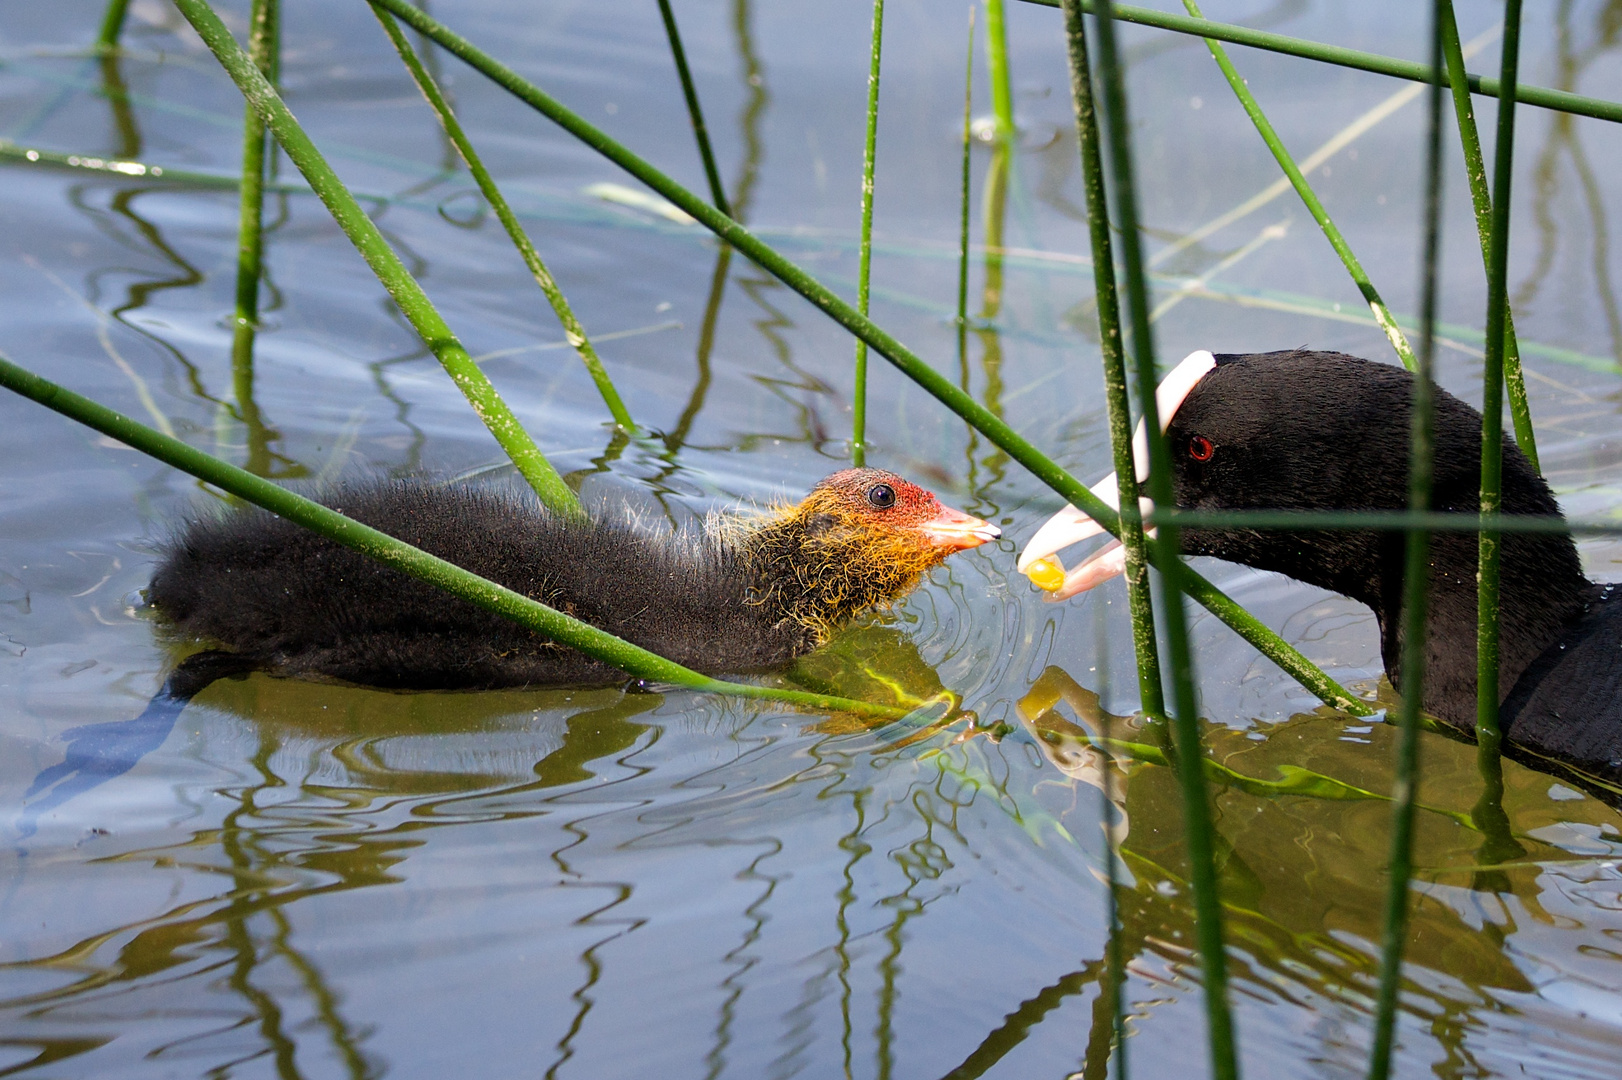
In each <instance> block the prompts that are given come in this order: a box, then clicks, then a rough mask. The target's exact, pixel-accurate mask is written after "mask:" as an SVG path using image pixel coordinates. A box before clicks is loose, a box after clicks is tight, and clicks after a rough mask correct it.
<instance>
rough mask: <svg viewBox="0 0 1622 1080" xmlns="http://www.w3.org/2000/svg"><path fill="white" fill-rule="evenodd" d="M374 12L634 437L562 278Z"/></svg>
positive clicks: (388, 20) (446, 106)
mask: <svg viewBox="0 0 1622 1080" xmlns="http://www.w3.org/2000/svg"><path fill="white" fill-rule="evenodd" d="M373 11H374V13H375V14H376V15H377V20H378V22H380V23H382V24H383V29H384V31H385V32H386V33H387V34H388V35H389V41H390V42H392V43H393V45H394V48H395V50H396V51H397V52H398V53H399V54H400V59H401V60H403V61H405V66H406V69H407V70H409V71H410V72H411V77H412V79H414V80H415V81H416V83H417V89H419V90H421V91H422V96H423V97H424V98H426V99H427V100H428V104H429V106H430V107H432V109H433V110H434V115H436V116H438V117H439V122H440V123H441V124H442V125H443V126H444V128H445V134H446V135H447V136H448V137H449V138H450V140H451V144H452V145H454V146H455V147H456V151H457V153H459V154H461V155H462V160H463V161H465V162H466V163H467V169H468V172H469V173H471V174H472V175H473V181H474V183H476V184H478V185H479V191H480V192H482V193H483V194H484V198H485V201H486V202H488V203H489V204H490V208H491V209H493V210H494V211H495V212H496V217H497V218H498V219H500V221H501V227H502V228H504V229H506V230H507V235H508V237H510V238H511V239H512V242H513V246H514V247H516V248H517V249H518V254H519V255H520V256H522V257H523V260H524V265H525V266H527V267H529V272H530V274H531V275H532V276H533V277H534V278H535V284H537V285H539V286H540V287H541V292H542V293H544V294H545V295H546V302H547V303H548V304H551V305H552V313H553V314H555V315H556V316H557V317H558V322H560V323H562V324H563V336H564V337H565V338H567V339H568V341H569V344H570V345H572V346H574V349H575V352H577V353H579V354H580V361H581V363H583V364H585V365H586V371H587V372H588V373H589V374H590V375H591V381H592V382H593V383H595V384H596V385H597V392H598V393H599V394H601V395H602V398H603V404H604V405H607V406H608V412H609V415H611V416H612V417H613V418H614V423H616V424H618V425H619V426H620V427H622V428H624V429H625V430H626V432H627V433H629V434H635V433H636V431H637V430H638V429H637V426H636V423H635V421H633V420H632V419H631V413H630V410H628V409H627V408H626V407H625V402H624V400H623V399H621V398H620V395H619V391H618V390H616V389H615V388H614V383H613V380H612V379H610V378H609V377H608V371H607V369H605V368H604V367H603V362H602V359H601V358H600V357H598V355H597V350H596V349H595V348H594V347H593V346H592V344H591V339H590V338H588V337H587V336H586V328H585V327H584V326H582V325H581V323H580V320H579V319H578V318H577V317H576V316H575V313H574V309H573V308H571V307H570V306H569V301H568V299H567V298H566V297H564V295H563V290H562V289H560V288H558V283H557V280H556V279H555V278H553V277H552V274H551V272H550V271H549V270H547V268H546V263H544V262H542V261H541V254H540V252H538V251H536V250H535V245H534V243H533V242H531V240H530V238H529V234H528V233H526V232H525V231H524V226H523V225H521V224H519V221H518V215H517V214H515V213H513V210H512V207H511V206H509V205H508V204H507V199H506V197H505V196H504V195H502V194H501V189H500V188H498V187H497V186H496V180H495V177H493V176H491V175H490V170H489V169H487V168H485V167H484V162H483V160H481V159H480V157H479V155H478V153H477V152H476V151H475V150H474V149H473V143H472V141H471V140H469V139H468V137H467V132H466V131H464V130H463V129H462V124H461V122H460V121H458V120H457V119H456V113H455V111H454V110H453V109H452V108H451V105H450V102H448V101H446V100H445V95H444V94H443V93H441V92H440V89H439V86H438V84H437V83H435V82H434V78H433V76H432V75H430V74H429V73H428V69H427V68H425V67H423V64H422V61H421V60H420V59H419V58H418V57H417V53H416V50H414V49H413V48H412V47H411V43H410V42H409V41H407V40H406V38H405V35H404V34H403V33H401V32H400V25H399V24H398V23H397V22H395V21H394V19H393V18H392V17H390V15H389V14H388V12H386V11H377V10H376V9H375V8H374V9H373Z"/></svg>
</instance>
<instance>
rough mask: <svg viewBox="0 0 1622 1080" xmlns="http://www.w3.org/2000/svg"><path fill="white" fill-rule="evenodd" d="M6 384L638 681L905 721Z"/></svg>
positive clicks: (3, 365)
mask: <svg viewBox="0 0 1622 1080" xmlns="http://www.w3.org/2000/svg"><path fill="white" fill-rule="evenodd" d="M0 386H3V387H5V388H6V389H8V390H11V391H14V392H15V393H17V394H20V395H22V396H23V397H26V398H29V399H31V400H33V401H36V402H38V403H39V404H41V405H44V406H45V407H46V408H48V409H52V410H54V411H56V412H59V413H61V414H62V415H63V416H66V417H68V418H69V419H71V420H75V421H77V422H78V423H81V424H84V425H85V426H86V427H89V428H93V429H94V430H96V431H99V432H101V433H102V434H104V435H107V436H110V437H111V438H114V439H117V440H118V441H119V442H121V443H123V444H124V445H125V446H129V447H131V448H133V449H135V450H139V451H140V452H141V453H143V454H147V455H149V456H151V457H154V458H156V459H158V460H159V461H162V462H164V463H165V464H167V465H172V466H173V467H175V468H177V469H180V470H181V471H183V472H186V473H190V474H191V475H192V476H195V477H197V478H198V479H200V480H203V481H206V482H207V483H210V484H213V485H214V486H215V487H217V488H220V489H221V490H223V491H226V492H229V493H230V494H232V495H235V496H237V497H238V498H240V499H243V500H244V501H246V502H250V503H253V504H254V505H255V506H260V507H263V508H264V509H266V510H269V511H270V512H272V513H274V514H277V515H279V516H281V517H284V518H286V519H287V520H289V521H292V522H295V523H297V524H299V525H302V526H304V527H305V528H307V529H309V530H311V531H312V532H315V533H319V534H320V535H322V536H324V537H326V538H327V539H329V540H333V541H335V542H337V543H340V544H343V545H345V546H347V547H351V548H354V549H355V550H356V551H359V552H360V553H361V554H363V555H366V556H368V557H369V558H373V559H376V560H377V561H379V562H381V563H383V564H384V565H387V566H391V567H394V568H395V569H397V570H400V571H402V572H404V573H407V574H410V575H411V576H412V577H415V578H420V579H421V580H423V581H427V582H429V583H431V584H433V585H437V586H439V587H440V588H442V589H444V590H445V591H446V592H447V593H449V594H451V595H452V596H457V597H460V598H461V599H463V600H466V601H468V602H469V603H474V604H478V605H479V606H480V607H482V608H485V609H486V610H488V611H493V612H495V613H496V614H498V615H501V616H504V617H506V618H509V619H511V620H513V621H514V622H516V623H518V624H519V625H521V626H526V627H529V628H530V629H531V630H534V631H536V632H537V633H540V634H543V635H545V636H546V637H548V638H550V639H552V640H553V641H558V642H561V643H562V644H564V645H568V646H569V647H570V648H574V649H578V650H580V651H581V652H583V653H585V654H586V655H587V656H591V657H594V658H596V659H598V660H602V661H603V662H604V663H608V664H612V665H614V666H615V667H618V668H621V669H623V670H625V671H627V672H629V673H630V674H632V675H634V676H636V677H637V678H641V679H646V680H649V681H651V682H659V683H669V684H671V685H674V686H681V687H685V688H687V689H690V690H698V691H702V692H705V693H714V694H727V695H730V696H734V697H744V698H755V699H759V700H766V701H778V702H782V703H784V704H787V705H795V706H799V707H802V708H808V709H818V710H823V711H838V712H851V713H856V714H858V715H862V716H875V717H885V718H891V719H900V718H902V717H904V716H907V715H908V714H909V711H910V710H908V709H904V708H897V707H895V706H890V705H876V704H871V703H869V702H864V701H853V700H850V699H848V698H841V697H832V696H830V695H826V694H814V693H809V692H806V691H802V690H780V689H777V688H775V687H769V686H750V685H748V684H746V683H734V682H728V681H726V680H724V679H713V678H711V677H710V676H708V675H703V674H701V673H699V672H697V671H694V670H692V669H691V668H687V667H683V666H682V665H681V664H678V663H675V662H674V661H671V660H666V659H665V658H664V657H662V656H659V655H658V654H656V653H652V652H649V651H648V650H646V649H643V648H641V647H639V646H637V645H633V644H631V643H630V642H628V641H624V640H622V639H620V638H617V637H615V636H614V635H613V634H610V633H607V632H606V631H603V630H599V629H597V628H596V627H595V626H592V625H590V624H589V623H584V622H581V621H580V620H578V619H574V618H571V617H570V616H568V615H565V614H564V613H563V612H561V611H557V610H556V609H554V608H551V607H548V606H547V605H545V604H543V603H541V602H539V601H537V600H532V599H530V598H529V597H527V596H524V595H523V594H521V593H517V592H514V591H512V590H511V589H508V588H506V587H504V586H502V585H498V584H496V583H495V582H493V581H488V580H486V579H484V578H482V577H479V576H478V575H477V574H473V573H470V572H468V571H466V570H463V569H462V568H461V567H458V566H456V565H455V564H453V563H449V562H446V561H445V560H444V559H440V558H436V557H435V556H433V555H430V554H428V553H427V552H425V551H422V550H420V549H418V548H415V547H412V546H411V545H410V544H407V543H404V542H403V541H400V540H396V539H395V538H394V537H392V536H389V535H387V534H386V533H382V532H379V531H377V530H376V529H372V528H368V527H367V526H365V525H362V524H361V523H360V522H358V521H355V520H353V519H351V518H347V517H345V516H344V515H343V514H340V513H339V512H337V511H336V510H332V509H330V508H328V507H325V506H322V505H321V504H320V503H317V502H313V501H311V500H309V499H306V498H304V497H303V496H300V495H295V494H294V493H293V492H291V491H288V490H287V489H286V488H283V487H281V486H279V485H277V484H274V483H272V482H271V481H269V480H266V479H264V478H262V477H258V476H255V475H254V474H253V473H250V472H248V471H247V470H245V469H239V468H237V467H236V466H235V465H232V464H230V463H229V462H226V461H222V460H221V459H219V458H217V457H214V456H213V455H211V454H208V453H205V452H203V451H202V450H199V449H197V448H196V447H194V446H190V445H188V444H187V443H184V442H182V441H180V440H179V439H176V438H173V437H171V436H168V435H165V434H163V433H162V432H160V431H156V430H154V429H152V428H149V427H147V426H146V425H144V424H140V423H137V422H135V421H134V420H131V419H130V418H129V417H127V416H123V415H121V414H120V413H117V412H114V411H113V410H112V409H109V408H107V407H106V406H104V405H100V404H98V403H97V402H94V401H92V400H90V399H89V398H86V397H83V396H81V395H79V394H76V393H74V392H73V391H71V390H68V389H65V388H64V387H61V386H58V385H57V384H55V383H53V382H50V381H49V380H47V379H45V378H42V377H41V376H39V375H36V374H34V373H33V372H31V371H28V370H26V369H24V368H21V367H18V366H17V365H16V364H13V363H12V362H11V361H9V360H7V359H5V358H4V357H0Z"/></svg>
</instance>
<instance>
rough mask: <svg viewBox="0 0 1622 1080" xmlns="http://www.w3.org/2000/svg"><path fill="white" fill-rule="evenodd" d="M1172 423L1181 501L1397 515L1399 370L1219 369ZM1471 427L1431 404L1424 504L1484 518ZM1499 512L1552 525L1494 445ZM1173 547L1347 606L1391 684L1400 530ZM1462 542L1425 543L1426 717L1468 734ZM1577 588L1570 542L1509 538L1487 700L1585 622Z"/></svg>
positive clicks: (1403, 375)
mask: <svg viewBox="0 0 1622 1080" xmlns="http://www.w3.org/2000/svg"><path fill="white" fill-rule="evenodd" d="M1216 359H1217V362H1218V364H1217V367H1216V368H1215V369H1214V370H1212V371H1211V372H1210V373H1209V374H1208V375H1206V376H1205V377H1204V379H1202V380H1201V382H1200V385H1199V387H1198V388H1197V389H1196V390H1195V391H1194V392H1193V393H1192V394H1190V395H1189V397H1188V399H1187V401H1186V402H1185V403H1184V405H1183V407H1182V408H1181V409H1180V410H1179V411H1178V412H1177V414H1176V417H1175V419H1174V420H1173V422H1172V424H1171V427H1170V429H1169V431H1168V436H1169V437H1170V438H1171V440H1172V447H1173V452H1174V454H1177V456H1178V459H1179V460H1178V464H1177V474H1178V475H1177V485H1178V504H1179V505H1182V506H1191V507H1198V508H1211V509H1216V508H1236V509H1237V508H1245V509H1249V508H1255V509H1261V508H1292V509H1311V510H1327V509H1375V510H1400V509H1402V508H1404V507H1405V506H1406V505H1407V487H1408V457H1409V455H1408V445H1409V432H1408V421H1409V403H1410V398H1411V395H1412V391H1413V380H1412V376H1410V375H1409V374H1408V373H1407V372H1405V371H1403V370H1401V369H1400V368H1395V367H1392V366H1390V365H1385V364H1375V363H1371V362H1370V361H1367V360H1360V359H1358V358H1356V357H1350V356H1344V355H1342V354H1338V353H1266V354H1254V355H1248V356H1219V357H1217V358H1216ZM1480 476H1481V416H1480V414H1479V413H1477V412H1476V411H1475V410H1474V409H1472V408H1471V407H1470V406H1468V405H1466V404H1465V403H1464V402H1462V401H1460V400H1459V399H1458V398H1455V397H1453V396H1452V395H1451V394H1448V393H1446V392H1445V391H1442V390H1439V389H1438V390H1437V391H1436V458H1435V487H1434V489H1433V490H1434V494H1433V497H1432V506H1433V507H1434V508H1435V509H1437V510H1441V511H1452V512H1462V513H1475V512H1477V511H1478V510H1479V508H1480V498H1479V491H1480ZM1503 512H1504V513H1506V514H1533V515H1540V516H1547V517H1556V518H1558V517H1559V516H1560V508H1559V506H1558V505H1557V504H1556V503H1555V500H1554V496H1553V495H1552V494H1551V492H1550V491H1549V487H1548V485H1547V484H1546V483H1545V482H1544V480H1543V478H1542V477H1541V476H1539V475H1538V473H1537V471H1536V470H1535V469H1533V468H1532V466H1531V463H1530V462H1528V461H1527V460H1526V457H1525V455H1523V454H1522V453H1521V452H1520V450H1519V449H1518V448H1516V447H1515V445H1514V444H1513V442H1512V441H1510V440H1507V439H1506V440H1505V445H1504V467H1503ZM1184 546H1185V549H1187V550H1188V551H1189V552H1190V553H1197V554H1210V555H1217V556H1220V557H1222V558H1225V559H1230V560H1233V561H1235V562H1244V563H1247V564H1249V565H1252V566H1257V567H1260V568H1263V569H1268V570H1277V571H1280V572H1282V573H1285V574H1288V575H1290V576H1291V577H1294V578H1298V579H1300V580H1302V581H1307V582H1310V583H1312V584H1315V585H1319V586H1322V587H1323V588H1326V589H1332V590H1334V591H1336V592H1340V593H1343V594H1345V595H1347V596H1350V597H1352V598H1353V599H1355V600H1359V601H1361V602H1363V603H1365V604H1367V605H1368V606H1369V607H1370V608H1372V609H1373V610H1374V613H1375V615H1376V616H1377V617H1378V619H1379V623H1380V644H1381V655H1382V659H1383V660H1384V664H1385V669H1386V673H1387V674H1388V675H1389V676H1390V677H1391V679H1392V682H1393V683H1396V682H1398V679H1399V670H1400V662H1401V652H1402V642H1401V625H1402V617H1401V614H1402V573H1403V563H1404V558H1403V547H1404V538H1403V536H1402V534H1400V533H1390V532H1383V533H1348V532H1311V533H1308V532H1297V533H1278V532H1271V533H1250V532H1241V531H1233V530H1223V531H1215V530H1203V531H1193V530H1191V531H1190V532H1189V533H1188V534H1186V538H1185V543H1184ZM1476 550H1477V539H1476V536H1475V534H1473V533H1436V534H1433V535H1432V537H1431V547H1430V599H1429V616H1428V621H1427V631H1426V642H1425V646H1426V674H1425V693H1424V705H1425V709H1426V710H1427V711H1428V712H1430V713H1432V714H1434V715H1436V716H1437V717H1439V718H1441V719H1443V720H1445V721H1447V722H1448V723H1450V724H1452V725H1454V726H1457V727H1459V728H1462V729H1465V730H1471V729H1473V727H1474V724H1475V714H1476V646H1475V642H1476V562H1477V560H1476ZM1587 586H1588V583H1587V582H1586V581H1585V580H1584V578H1583V575H1582V570H1581V567H1580V565H1579V562H1578V559H1577V550H1576V547H1575V545H1574V544H1573V543H1572V541H1571V538H1570V536H1569V535H1565V534H1528V533H1509V534H1505V535H1504V537H1503V548H1502V584H1501V591H1502V614H1501V619H1500V624H1499V625H1500V641H1501V645H1500V650H1501V655H1500V662H1499V687H1498V691H1499V699H1500V700H1503V698H1504V697H1505V696H1507V695H1508V693H1509V691H1510V690H1511V689H1512V688H1513V687H1514V685H1515V682H1516V680H1517V679H1518V678H1519V677H1520V675H1521V673H1522V672H1523V671H1525V670H1526V668H1527V666H1528V665H1529V664H1531V662H1532V661H1533V660H1534V659H1536V658H1537V656H1538V654H1540V653H1542V652H1543V651H1544V650H1545V649H1547V648H1548V647H1550V646H1551V645H1552V644H1553V643H1554V642H1555V640H1556V639H1557V638H1558V637H1559V636H1560V632H1561V630H1562V628H1563V627H1564V626H1565V625H1566V624H1567V623H1568V622H1569V621H1571V620H1572V619H1574V618H1576V617H1578V616H1580V615H1581V613H1582V611H1583V605H1584V600H1585V590H1586V589H1587Z"/></svg>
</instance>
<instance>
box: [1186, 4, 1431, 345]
mask: <svg viewBox="0 0 1622 1080" xmlns="http://www.w3.org/2000/svg"><path fill="white" fill-rule="evenodd" d="M1183 6H1184V7H1185V8H1187V9H1188V13H1189V14H1190V15H1192V16H1194V17H1195V18H1196V19H1201V18H1204V16H1203V15H1201V14H1200V8H1199V4H1198V3H1196V2H1195V0H1183ZM1205 45H1206V47H1207V48H1208V49H1210V50H1211V56H1212V58H1213V59H1215V60H1216V62H1217V67H1219V68H1221V69H1222V75H1223V77H1224V78H1225V79H1227V80H1228V85H1229V86H1230V87H1232V88H1233V92H1234V96H1235V97H1237V98H1238V99H1239V104H1241V105H1243V106H1244V109H1245V113H1246V115H1248V116H1249V117H1250V121H1251V123H1253V124H1255V125H1256V130H1257V131H1258V132H1259V133H1260V134H1261V137H1262V141H1263V142H1265V143H1266V144H1267V148H1268V149H1269V150H1271V151H1272V152H1273V157H1274V158H1275V159H1276V160H1277V161H1278V164H1279V168H1281V169H1283V170H1284V175H1285V176H1287V177H1289V179H1290V186H1291V187H1293V188H1295V193H1296V194H1297V195H1299V196H1301V201H1302V202H1303V203H1305V204H1306V208H1307V212H1308V213H1310V214H1311V215H1312V219H1313V220H1314V221H1316V222H1317V223H1318V227H1319V228H1320V229H1322V230H1323V234H1324V236H1325V237H1326V238H1327V239H1328V240H1329V246H1330V247H1332V248H1334V249H1335V254H1336V255H1339V256H1340V261H1341V263H1342V264H1343V265H1344V266H1345V267H1346V272H1347V273H1348V274H1350V275H1351V276H1352V282H1353V284H1355V285H1356V286H1357V291H1358V292H1360V293H1362V294H1363V299H1364V300H1365V301H1366V302H1367V303H1368V305H1369V310H1370V311H1372V312H1374V319H1375V321H1376V322H1378V323H1379V324H1380V329H1381V330H1382V331H1384V333H1385V336H1386V340H1388V341H1390V342H1391V347H1392V348H1393V349H1395V350H1396V351H1397V356H1398V357H1400V358H1401V360H1402V366H1403V367H1405V368H1407V369H1408V370H1409V371H1412V370H1414V366H1415V363H1416V361H1415V359H1414V350H1413V349H1412V348H1410V347H1409V345H1408V339H1407V338H1406V337H1404V336H1403V333H1402V328H1401V327H1399V326H1398V325H1397V320H1396V319H1395V318H1394V317H1393V316H1392V314H1391V309H1390V308H1388V307H1386V305H1385V301H1384V300H1382V299H1380V293H1379V291H1378V290H1376V289H1375V287H1374V283H1373V282H1371V281H1370V280H1369V276H1368V274H1366V273H1365V272H1364V271H1363V264H1362V263H1360V262H1358V261H1357V256H1356V255H1354V254H1353V253H1352V247H1351V245H1350V244H1348V243H1347V242H1346V238H1345V237H1344V236H1342V235H1341V231H1340V229H1339V228H1338V227H1337V226H1336V225H1335V223H1334V221H1333V220H1332V219H1331V218H1330V217H1329V211H1327V210H1325V209H1324V205H1323V202H1322V201H1321V200H1319V198H1318V194H1317V192H1315V191H1313V190H1312V185H1311V184H1308V183H1307V178H1306V177H1305V176H1302V175H1301V169H1300V168H1299V167H1298V166H1297V165H1296V163H1295V159H1294V158H1292V157H1291V156H1290V152H1289V151H1288V150H1287V149H1285V147H1284V142H1283V140H1281V139H1280V138H1279V137H1278V132H1276V131H1274V130H1273V125H1272V123H1271V122H1270V121H1269V120H1268V119H1267V116H1266V114H1265V113H1263V112H1262V109H1261V106H1260V105H1258V104H1257V103H1256V97H1255V95H1254V94H1252V93H1251V92H1250V87H1248V86H1246V85H1245V80H1244V78H1243V77H1242V76H1241V75H1240V74H1239V71H1238V69H1236V68H1235V67H1234V66H1233V61H1231V60H1229V59H1228V50H1226V49H1225V48H1223V47H1222V44H1221V43H1220V42H1218V41H1217V40H1216V39H1214V38H1206V39H1205Z"/></svg>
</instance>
